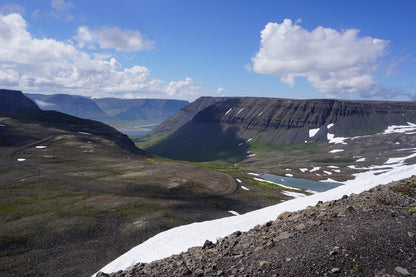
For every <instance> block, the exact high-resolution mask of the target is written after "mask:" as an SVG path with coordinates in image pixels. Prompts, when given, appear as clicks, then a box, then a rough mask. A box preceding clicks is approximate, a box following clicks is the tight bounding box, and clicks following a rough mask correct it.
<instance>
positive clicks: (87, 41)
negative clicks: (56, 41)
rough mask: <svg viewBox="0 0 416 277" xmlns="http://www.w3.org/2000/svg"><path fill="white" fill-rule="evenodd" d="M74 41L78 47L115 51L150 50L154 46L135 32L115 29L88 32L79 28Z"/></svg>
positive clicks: (84, 28)
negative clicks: (96, 47) (96, 46)
mask: <svg viewBox="0 0 416 277" xmlns="http://www.w3.org/2000/svg"><path fill="white" fill-rule="evenodd" d="M75 39H76V40H77V41H78V44H79V46H80V47H85V46H87V45H88V46H90V47H91V46H93V47H95V45H98V46H99V47H100V48H103V49H115V50H117V51H141V50H145V49H151V48H152V47H153V44H154V43H153V41H151V40H149V39H148V38H147V37H146V36H144V35H142V34H141V33H140V32H139V31H137V30H120V29H119V28H117V27H106V28H101V29H98V30H90V29H89V28H88V27H87V26H81V27H79V28H78V32H77V35H76V37H75Z"/></svg>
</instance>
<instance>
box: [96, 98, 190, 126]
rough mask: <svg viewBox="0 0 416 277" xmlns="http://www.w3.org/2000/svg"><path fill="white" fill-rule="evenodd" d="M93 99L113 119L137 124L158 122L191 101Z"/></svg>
mask: <svg viewBox="0 0 416 277" xmlns="http://www.w3.org/2000/svg"><path fill="white" fill-rule="evenodd" d="M93 101H94V102H95V103H97V105H98V106H99V107H100V108H101V109H102V110H103V111H105V112H106V113H107V114H108V115H109V116H111V117H112V118H113V120H119V121H125V122H136V123H137V124H155V123H157V124H158V123H160V122H162V121H163V120H165V119H167V118H168V117H170V116H171V115H173V114H175V113H176V112H178V111H179V110H180V109H181V108H182V107H183V106H185V105H186V104H188V103H189V102H188V101H183V100H172V99H119V98H100V99H93Z"/></svg>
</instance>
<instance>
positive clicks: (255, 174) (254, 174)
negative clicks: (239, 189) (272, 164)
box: [247, 172, 260, 177]
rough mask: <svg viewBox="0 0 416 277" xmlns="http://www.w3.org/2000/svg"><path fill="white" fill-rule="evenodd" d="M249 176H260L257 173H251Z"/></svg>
mask: <svg viewBox="0 0 416 277" xmlns="http://www.w3.org/2000/svg"><path fill="white" fill-rule="evenodd" d="M247 174H249V175H253V176H257V177H258V176H260V174H257V173H253V172H249V173H247Z"/></svg>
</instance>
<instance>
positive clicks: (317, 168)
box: [309, 166, 321, 172]
mask: <svg viewBox="0 0 416 277" xmlns="http://www.w3.org/2000/svg"><path fill="white" fill-rule="evenodd" d="M319 169H321V168H320V167H319V166H314V167H313V168H312V169H311V170H310V171H309V172H315V171H318V170H319Z"/></svg>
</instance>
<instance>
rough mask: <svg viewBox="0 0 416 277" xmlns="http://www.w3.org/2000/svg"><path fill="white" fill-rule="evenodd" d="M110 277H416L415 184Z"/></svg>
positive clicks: (318, 209) (323, 206) (377, 191)
mask: <svg viewBox="0 0 416 277" xmlns="http://www.w3.org/2000/svg"><path fill="white" fill-rule="evenodd" d="M98 276H101V277H102V276H108V275H107V274H104V273H99V274H98ZM110 276H416V177H415V176H413V177H411V178H409V179H405V180H402V181H399V182H393V183H390V184H388V185H383V186H379V187H376V188H374V189H372V190H370V191H367V192H364V193H362V194H359V195H351V196H349V197H347V196H344V197H343V198H342V199H340V200H337V201H331V202H327V203H317V205H316V206H314V207H308V208H307V209H305V210H302V211H299V212H294V213H284V214H281V215H280V216H279V217H278V218H277V219H276V220H275V221H273V222H268V223H267V224H264V225H262V226H257V227H255V228H254V229H252V230H250V231H249V232H247V233H241V232H235V233H233V234H231V235H229V236H227V237H225V238H223V239H221V240H219V241H217V242H215V243H211V242H208V241H207V242H206V243H205V245H204V246H203V247H202V248H201V247H194V248H191V249H189V250H188V251H187V252H185V253H181V254H179V255H175V256H171V257H169V258H166V259H163V260H160V261H155V262H152V263H149V264H143V263H140V264H137V265H135V266H134V267H132V268H130V269H128V270H126V271H124V272H123V271H120V272H117V273H112V274H110Z"/></svg>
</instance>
